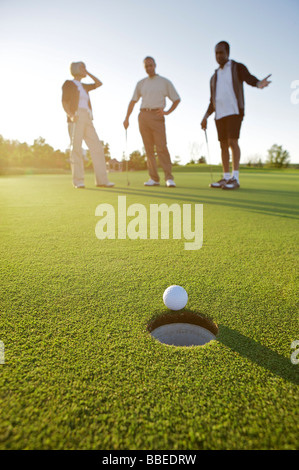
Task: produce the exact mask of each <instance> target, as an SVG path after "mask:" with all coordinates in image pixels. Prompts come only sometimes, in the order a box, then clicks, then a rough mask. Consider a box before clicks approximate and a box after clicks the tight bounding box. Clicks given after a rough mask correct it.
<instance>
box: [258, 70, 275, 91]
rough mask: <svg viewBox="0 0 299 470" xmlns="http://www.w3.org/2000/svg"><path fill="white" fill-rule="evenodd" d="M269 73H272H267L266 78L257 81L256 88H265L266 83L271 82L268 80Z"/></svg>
mask: <svg viewBox="0 0 299 470" xmlns="http://www.w3.org/2000/svg"><path fill="white" fill-rule="evenodd" d="M271 75H272V74H271V73H270V75H267V77H266V78H264V79H263V80H260V81H259V82H257V84H256V86H257V87H258V88H261V89H262V88H265V87H266V86H268V85H269V84H270V83H271V81H270V80H268V78H269V77H271Z"/></svg>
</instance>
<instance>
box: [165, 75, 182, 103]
mask: <svg viewBox="0 0 299 470" xmlns="http://www.w3.org/2000/svg"><path fill="white" fill-rule="evenodd" d="M167 96H168V98H169V99H170V100H171V101H172V102H174V101H177V100H180V96H179V94H178V92H177V91H176V89H175V88H174V86H173V84H172V83H171V81H170V80H167Z"/></svg>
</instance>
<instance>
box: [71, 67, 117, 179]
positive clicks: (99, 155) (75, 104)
mask: <svg viewBox="0 0 299 470" xmlns="http://www.w3.org/2000/svg"><path fill="white" fill-rule="evenodd" d="M71 74H72V75H73V77H74V80H66V81H65V82H64V84H63V86H62V105H63V109H64V110H65V112H66V114H67V122H68V130H69V135H70V139H71V158H70V161H71V168H72V177H73V185H74V187H75V188H85V184H84V164H83V158H82V141H83V140H84V141H85V143H86V145H87V147H88V148H89V151H90V155H91V159H92V164H93V168H94V172H95V184H96V186H103V187H107V188H110V187H113V186H114V183H111V182H109V181H108V176H107V170H106V162H105V155H104V150H103V146H102V143H101V141H100V139H99V137H98V135H97V133H96V130H95V128H94V125H93V122H92V119H93V117H92V108H91V102H90V98H89V91H91V90H95V89H96V88H98V87H100V86H101V85H102V82H101V81H100V80H99V79H98V78H96V77H95V76H94V75H92V74H91V73H89V72H87V70H86V67H85V64H84V63H83V62H73V63H72V64H71ZM87 75H88V76H89V77H90V78H92V80H94V83H92V84H88V85H87V84H85V83H81V80H82V78H85V77H86V76H87Z"/></svg>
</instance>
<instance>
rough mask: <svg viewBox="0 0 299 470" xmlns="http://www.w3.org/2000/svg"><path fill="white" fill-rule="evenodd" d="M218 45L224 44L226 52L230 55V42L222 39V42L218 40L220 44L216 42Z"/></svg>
mask: <svg viewBox="0 0 299 470" xmlns="http://www.w3.org/2000/svg"><path fill="white" fill-rule="evenodd" d="M217 46H224V47H225V50H226V52H227V55H229V51H230V47H229V44H228V42H226V41H220V42H218V44H216V47H217Z"/></svg>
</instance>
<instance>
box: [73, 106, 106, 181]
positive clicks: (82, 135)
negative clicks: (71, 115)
mask: <svg viewBox="0 0 299 470" xmlns="http://www.w3.org/2000/svg"><path fill="white" fill-rule="evenodd" d="M68 131H69V135H70V139H71V144H72V150H71V157H70V162H71V169H72V177H73V185H74V186H78V185H82V184H83V185H84V163H83V158H82V142H83V140H84V142H85V143H86V145H87V147H88V149H89V151H90V155H91V159H92V165H93V169H94V172H95V184H100V185H105V184H107V183H108V177H107V170H106V162H105V155H104V149H103V145H102V143H101V141H100V139H99V137H98V135H97V133H96V130H95V128H94V125H93V123H92V119H91V117H90V113H89V111H88V110H87V109H83V108H79V109H78V120H77V122H70V123H69V124H68Z"/></svg>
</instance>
